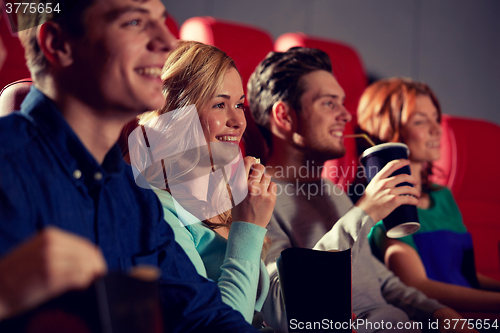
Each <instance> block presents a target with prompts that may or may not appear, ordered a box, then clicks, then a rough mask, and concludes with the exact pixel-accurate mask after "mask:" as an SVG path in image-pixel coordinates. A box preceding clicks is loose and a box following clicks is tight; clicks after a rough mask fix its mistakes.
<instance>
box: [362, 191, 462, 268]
mask: <svg viewBox="0 0 500 333" xmlns="http://www.w3.org/2000/svg"><path fill="white" fill-rule="evenodd" d="M435 188H436V189H435V190H434V191H431V192H429V199H430V206H429V208H428V209H422V208H418V209H417V211H418V219H419V221H420V229H419V230H418V231H417V232H416V233H414V234H412V235H408V236H405V237H401V238H398V240H400V241H402V242H405V243H406V244H408V245H410V246H411V247H413V248H414V249H415V250H416V251H417V252H418V248H417V246H416V244H415V241H414V240H413V236H414V235H416V234H423V233H428V232H434V231H438V230H447V231H453V232H456V233H459V234H461V233H466V232H467V229H466V228H465V225H464V224H463V221H462V215H461V214H460V210H459V209H458V206H457V204H456V202H455V199H453V195H452V194H451V192H450V190H449V189H448V188H447V187H437V186H436V187H435ZM385 237H386V236H385V228H384V225H383V223H382V221H380V222H378V223H377V224H376V225H375V226H374V227H373V229H372V231H371V232H370V234H369V235H368V239H369V240H370V244H371V245H372V250H373V251H374V254H375V255H376V256H377V257H379V258H381V255H380V251H381V249H382V245H383V244H382V243H383V242H384V240H385Z"/></svg>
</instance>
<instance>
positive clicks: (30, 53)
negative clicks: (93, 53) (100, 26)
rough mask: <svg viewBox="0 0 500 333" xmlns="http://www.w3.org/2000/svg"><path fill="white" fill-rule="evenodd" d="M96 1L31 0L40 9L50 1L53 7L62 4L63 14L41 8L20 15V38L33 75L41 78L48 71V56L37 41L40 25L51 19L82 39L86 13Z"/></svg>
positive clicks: (64, 29)
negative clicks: (40, 11)
mask: <svg viewBox="0 0 500 333" xmlns="http://www.w3.org/2000/svg"><path fill="white" fill-rule="evenodd" d="M94 1H95V0H32V3H35V4H36V7H37V8H38V5H39V4H46V3H51V4H52V8H56V5H59V10H60V13H59V14H58V13H57V12H55V11H52V12H50V13H48V12H47V11H42V13H39V12H38V10H37V11H36V12H35V13H29V11H27V12H26V13H23V11H19V12H18V14H17V18H18V22H19V39H20V40H21V43H22V45H23V47H24V57H25V58H26V65H27V66H28V69H29V70H30V73H31V76H32V77H33V78H34V79H36V78H40V77H42V76H43V75H45V74H46V72H47V66H48V63H47V59H45V56H44V54H43V52H42V50H41V49H40V46H39V45H38V42H37V38H36V37H37V27H38V26H39V25H42V24H43V23H46V22H48V21H53V22H55V23H57V24H58V25H59V26H60V27H61V29H62V30H63V31H64V32H65V33H67V34H68V35H70V36H72V37H75V38H81V37H83V36H84V35H85V25H84V22H83V21H84V14H85V11H86V10H87V9H88V8H89V7H90V6H91V5H92V4H93V3H94Z"/></svg>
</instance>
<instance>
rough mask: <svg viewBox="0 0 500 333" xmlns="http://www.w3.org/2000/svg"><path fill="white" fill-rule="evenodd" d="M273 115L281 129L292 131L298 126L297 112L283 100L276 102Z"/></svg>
mask: <svg viewBox="0 0 500 333" xmlns="http://www.w3.org/2000/svg"><path fill="white" fill-rule="evenodd" d="M271 117H272V119H273V122H274V124H275V126H276V127H278V129H279V130H280V132H281V131H286V132H292V131H293V130H294V126H296V118H297V117H296V114H295V111H294V110H292V108H291V107H290V106H289V105H288V104H287V103H285V102H283V101H278V102H276V103H274V105H273V108H272V110H271Z"/></svg>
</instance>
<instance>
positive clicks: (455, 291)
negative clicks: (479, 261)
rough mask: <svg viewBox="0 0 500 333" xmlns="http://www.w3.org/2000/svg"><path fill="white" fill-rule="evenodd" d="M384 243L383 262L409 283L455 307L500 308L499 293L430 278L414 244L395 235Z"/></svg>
mask: <svg viewBox="0 0 500 333" xmlns="http://www.w3.org/2000/svg"><path fill="white" fill-rule="evenodd" d="M385 243H386V250H385V256H384V259H385V263H386V265H387V266H388V267H389V269H390V270H392V271H393V272H394V273H395V274H396V275H397V276H398V277H399V278H400V279H401V281H403V282H404V283H405V284H407V285H408V286H412V287H415V288H417V289H418V290H420V291H422V292H423V293H424V294H426V295H427V296H428V297H430V298H434V299H437V300H438V301H439V302H441V303H442V304H445V305H447V306H449V307H451V308H453V309H455V310H457V311H481V312H483V311H484V312H500V293H498V292H492V291H486V290H479V289H473V288H467V287H463V286H457V285H453V284H449V283H443V282H439V281H434V280H431V279H429V278H428V277H427V274H426V271H425V267H424V265H423V263H422V260H421V259H420V256H419V255H418V253H417V251H415V249H414V248H412V247H411V246H409V245H408V244H406V243H403V242H401V241H399V240H395V239H386V240H385ZM493 281H495V280H493Z"/></svg>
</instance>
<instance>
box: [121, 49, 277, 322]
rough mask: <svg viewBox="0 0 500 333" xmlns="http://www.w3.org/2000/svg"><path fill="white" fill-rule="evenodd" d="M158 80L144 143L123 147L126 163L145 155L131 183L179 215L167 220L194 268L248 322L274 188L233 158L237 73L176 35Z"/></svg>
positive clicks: (214, 52)
mask: <svg viewBox="0 0 500 333" xmlns="http://www.w3.org/2000/svg"><path fill="white" fill-rule="evenodd" d="M162 80H163V92H164V95H165V100H166V103H165V106H164V107H162V108H161V109H159V110H157V111H153V112H150V113H147V114H145V115H143V116H142V117H141V119H140V122H139V123H140V125H141V126H142V129H140V130H141V131H142V130H143V131H144V133H145V134H146V136H147V139H148V142H147V143H145V141H144V142H143V143H142V144H138V145H136V146H133V145H130V146H129V147H130V156H131V160H135V161H136V162H137V161H146V162H143V165H142V166H141V165H136V166H135V167H136V168H137V169H138V170H141V173H140V174H139V171H137V172H136V175H137V179H138V184H139V183H140V182H141V181H142V183H143V184H144V183H148V184H149V185H151V186H153V187H154V190H155V192H156V194H157V195H158V197H159V198H160V201H161V202H162V204H163V208H164V212H165V216H166V217H165V219H166V221H177V219H178V220H180V221H181V224H179V223H171V222H169V223H171V226H172V228H173V230H174V234H175V239H176V241H177V242H178V243H179V244H180V245H181V246H182V248H183V249H184V250H185V252H186V254H187V255H188V256H189V258H190V259H191V261H192V262H193V264H194V265H195V267H196V269H197V271H198V273H199V274H200V275H203V276H205V277H207V278H209V279H212V280H214V281H215V282H217V283H218V286H219V288H220V290H221V294H222V299H223V301H224V302H225V303H226V304H228V305H230V306H231V307H232V308H233V309H235V310H238V311H239V312H241V314H242V315H243V316H244V318H245V319H246V320H247V321H249V322H251V321H252V319H253V317H254V310H256V311H259V310H260V309H261V307H262V304H263V302H264V300H265V298H266V295H267V291H268V289H269V277H268V275H267V271H266V269H265V266H264V265H263V263H262V260H261V254H262V253H263V252H265V251H263V248H264V243H265V242H264V238H265V234H266V229H265V227H266V226H267V224H268V223H269V220H270V217H271V214H272V211H273V208H274V203H275V198H276V195H275V192H276V191H275V186H276V185H275V184H274V183H273V182H271V178H270V176H269V175H267V174H265V173H264V166H263V165H261V164H260V163H259V161H258V160H257V159H256V158H254V157H246V158H244V159H242V160H239V166H238V163H236V162H238V159H239V150H238V143H239V141H240V139H241V137H242V135H243V132H244V131H245V128H246V120H245V115H244V111H243V103H244V98H245V96H244V91H243V86H242V81H241V77H240V74H239V73H238V71H237V69H236V66H235V64H234V62H233V60H232V59H231V58H230V57H228V56H227V55H226V54H225V53H224V52H223V51H221V50H220V49H218V48H216V47H214V46H209V45H204V44H201V43H198V42H180V43H179V46H178V47H177V49H176V50H174V51H172V52H171V53H170V54H169V56H168V59H167V61H166V63H165V66H164V69H163V73H162ZM141 135H142V134H141ZM129 143H130V139H129ZM160 160H161V161H160ZM235 161H236V162H235ZM136 164H137V163H136ZM139 164H140V163H139ZM132 165H133V166H134V163H132ZM142 177H143V178H142ZM141 179H142V180H141ZM235 179H236V180H235ZM238 179H240V180H241V179H243V185H242V183H241V181H240V182H238ZM228 184H229V185H231V186H228ZM246 192H248V195H246ZM240 201H241V202H240ZM233 204H234V205H236V206H235V207H234V208H232V209H231V207H232V206H233ZM172 215H174V216H175V217H177V219H176V218H169V217H172ZM259 326H260V325H259Z"/></svg>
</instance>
